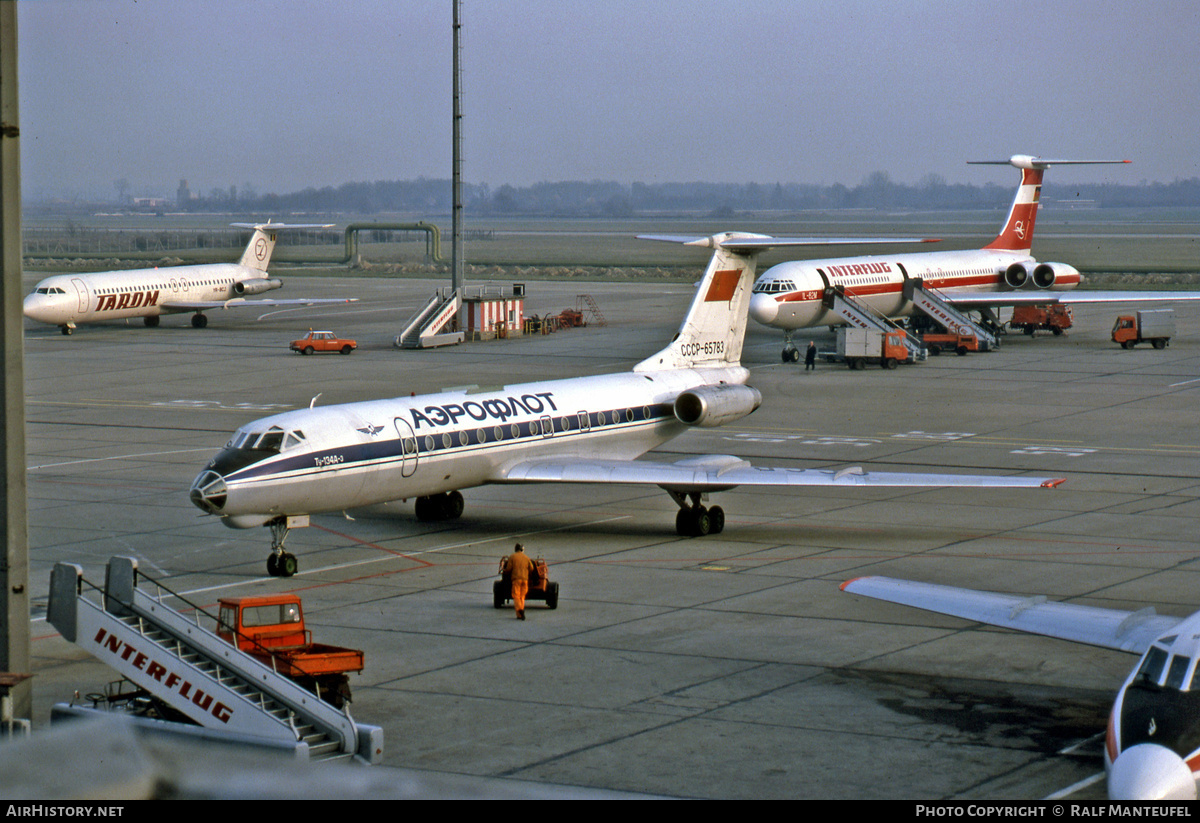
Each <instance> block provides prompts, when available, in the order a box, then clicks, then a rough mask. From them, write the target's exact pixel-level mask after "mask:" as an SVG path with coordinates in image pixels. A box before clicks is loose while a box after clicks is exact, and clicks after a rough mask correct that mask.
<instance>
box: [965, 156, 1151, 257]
mask: <svg viewBox="0 0 1200 823" xmlns="http://www.w3.org/2000/svg"><path fill="white" fill-rule="evenodd" d="M967 162H968V163H970V164H972V165H984V166H1014V167H1016V168H1018V169H1020V170H1021V185H1020V186H1018V187H1017V195H1016V197H1014V198H1013V202H1012V207H1011V208H1009V210H1008V219H1007V220H1005V221H1004V227H1003V228H1001V229H1000V234H998V235H996V239H995V240H993V241H992V242H991V243H988V244H987V245H986V246H984V248H985V249H992V250H993V251H1016V252H1024V253H1026V254H1028V253H1029V252H1031V251H1032V250H1033V226H1034V223H1035V222H1037V212H1038V205H1039V200H1040V198H1041V193H1042V174H1043V173H1044V172H1045V170H1046V169H1048V168H1049V167H1050V166H1081V165H1100V164H1110V163H1128V162H1129V161H1128V160H1049V159H1043V158H1041V157H1031V156H1029V155H1028V154H1014V155H1013V156H1012V157H1010V158H1009V159H1007V160H969V161H967Z"/></svg>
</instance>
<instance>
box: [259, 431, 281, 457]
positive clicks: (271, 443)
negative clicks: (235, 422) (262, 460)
mask: <svg viewBox="0 0 1200 823" xmlns="http://www.w3.org/2000/svg"><path fill="white" fill-rule="evenodd" d="M282 447H283V429H281V428H279V427H278V426H272V427H271V428H269V429H267V431H266V432H265V433H264V434H263V436H262V437H260V438H258V442H257V443H255V444H254V446H253V448H254V449H255V450H256V451H272V452H277V451H279V449H280V448H282Z"/></svg>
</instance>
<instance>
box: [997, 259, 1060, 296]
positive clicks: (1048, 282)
mask: <svg viewBox="0 0 1200 823" xmlns="http://www.w3.org/2000/svg"><path fill="white" fill-rule="evenodd" d="M1054 265H1055V264H1052V263H1032V262H1030V263H1013V264H1012V265H1011V266H1009V267H1008V268H1007V269H1005V270H1004V283H1005V285H1007V286H1008V287H1009V288H1010V289H1050V288H1053V287H1054V284H1055V282H1056V281H1057V280H1058V272H1057V271H1056V270H1055V268H1054Z"/></svg>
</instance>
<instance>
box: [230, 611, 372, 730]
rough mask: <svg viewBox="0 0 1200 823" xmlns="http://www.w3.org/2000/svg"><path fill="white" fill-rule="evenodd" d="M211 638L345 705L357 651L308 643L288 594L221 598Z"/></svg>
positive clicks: (358, 661)
mask: <svg viewBox="0 0 1200 823" xmlns="http://www.w3.org/2000/svg"><path fill="white" fill-rule="evenodd" d="M218 620H219V622H218V625H217V635H218V636H219V637H221V638H222V639H224V640H225V641H227V642H228V643H230V644H232V645H234V646H237V647H238V648H239V649H241V650H242V651H244V652H246V653H247V654H249V655H251V656H253V657H255V658H257V659H258V661H259V662H260V663H262V664H263V665H265V666H268V667H270V668H272V669H274V670H275V671H276V672H278V673H279V674H282V675H283V676H284V677H287V678H289V679H291V680H294V681H295V682H296V683H298V684H299V685H301V686H303V687H304V688H306V689H308V690H309V691H310V692H312V693H313V694H315V695H317V696H318V697H320V698H321V699H322V700H324V701H325V702H326V703H329V704H331V705H333V706H336V707H338V708H341V707H342V706H343V705H344V704H346V703H349V702H350V672H361V671H362V669H363V653H362V651H360V650H358V649H347V648H343V647H341V646H327V645H325V644H322V643H313V642H312V637H311V635H310V633H309V631H308V629H307V628H305V626H304V610H303V608H302V607H301V605H300V598H299V597H297V596H296V595H294V594H273V595H260V596H256V597H223V598H221V600H220V611H219V613H218Z"/></svg>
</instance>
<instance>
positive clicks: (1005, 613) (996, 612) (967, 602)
mask: <svg viewBox="0 0 1200 823" xmlns="http://www.w3.org/2000/svg"><path fill="white" fill-rule="evenodd" d="M842 591H846V592H850V593H851V594H861V595H862V596H864V597H871V598H874V599H876V600H887V601H889V602H891V603H900V604H901V605H904V606H912V607H914V608H917V609H925V610H926V611H931V612H937V613H938V614H948V615H950V616H952V617H961V618H963V619H964V620H976V621H978V622H980V623H987V624H988V625H990V626H1002V627H1004V628H1008V629H1016V630H1017V631H1022V632H1030V633H1032V634H1041V635H1046V636H1047V637H1056V638H1058V639H1060V640H1070V641H1073V642H1075V643H1087V644H1089V645H1092V646H1101V647H1103V648H1106V649H1116V650H1117V651H1123V652H1132V653H1134V654H1142V653H1143V652H1145V651H1146V649H1147V648H1149V647H1150V644H1151V643H1153V642H1154V641H1155V640H1156V639H1158V638H1159V637H1161V636H1162V635H1163V634H1164V633H1166V632H1167V631H1169V630H1170V629H1171V628H1173V627H1174V626H1177V625H1178V624H1179V623H1181V622H1183V619H1184V618H1181V617H1167V616H1165V615H1156V614H1155V613H1154V609H1153V608H1145V609H1142V610H1141V611H1136V612H1127V611H1120V610H1118V609H1100V608H1095V607H1093V606H1082V605H1078V604H1075V603H1055V602H1050V601H1047V600H1046V598H1045V597H1044V596H1038V597H1022V596H1020V595H1012V594H995V593H993V592H981V591H974V590H972V589H958V588H954V587H953V586H939V585H936V584H934V583H916V582H913V581H911V580H897V579H895V578H891V577H858V578H855V579H854V580H848V581H847V582H845V583H843V584H842Z"/></svg>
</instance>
